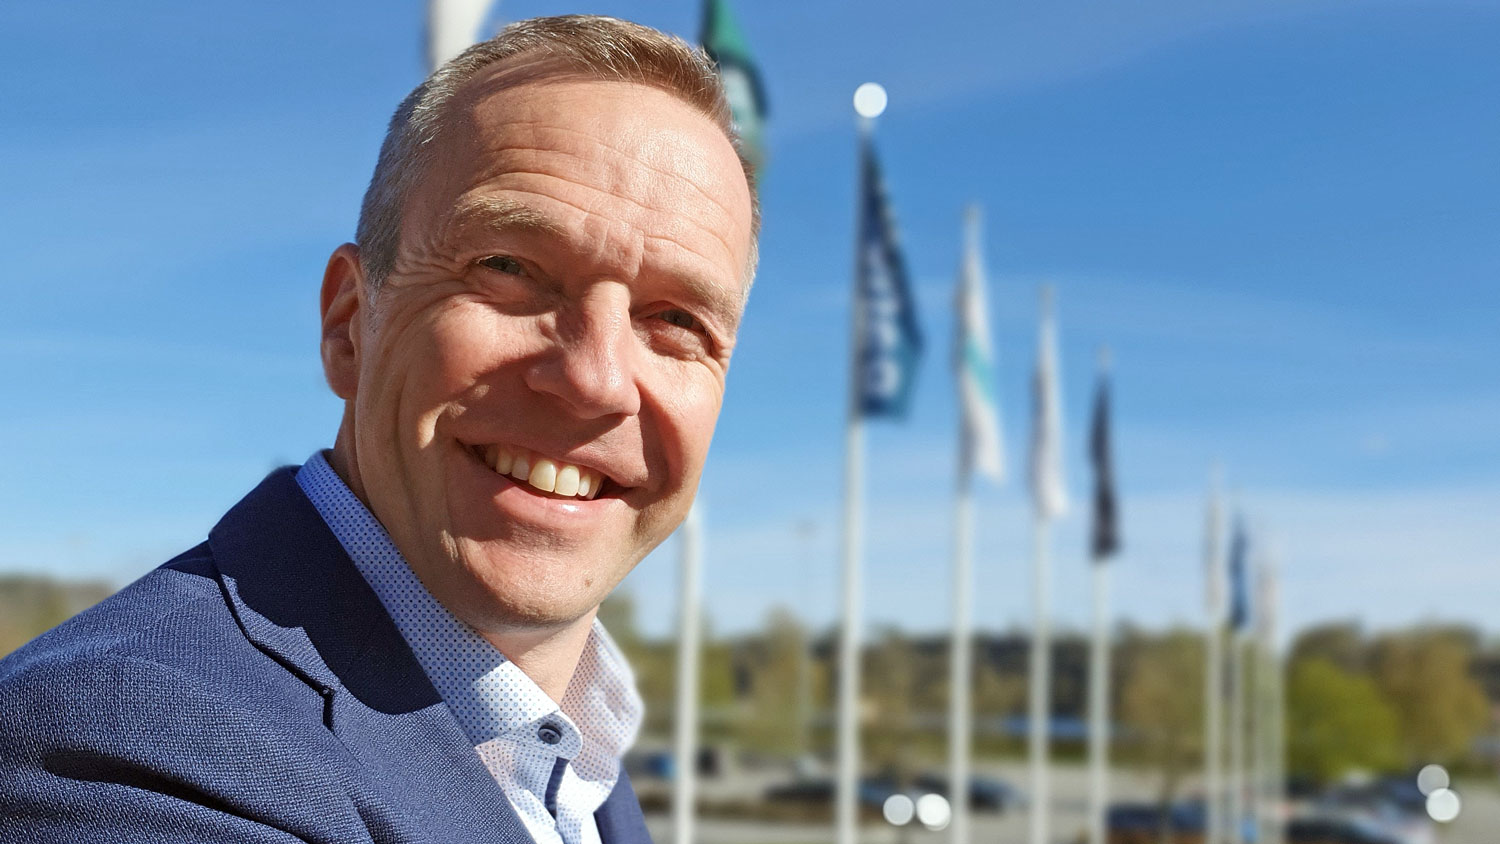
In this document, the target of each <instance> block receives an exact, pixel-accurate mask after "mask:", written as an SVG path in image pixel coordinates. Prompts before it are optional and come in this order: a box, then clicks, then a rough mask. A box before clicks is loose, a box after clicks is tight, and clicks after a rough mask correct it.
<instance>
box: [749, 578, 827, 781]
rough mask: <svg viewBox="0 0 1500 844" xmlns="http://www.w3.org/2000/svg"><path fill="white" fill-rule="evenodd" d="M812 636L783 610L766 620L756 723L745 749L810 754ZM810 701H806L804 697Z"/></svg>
mask: <svg viewBox="0 0 1500 844" xmlns="http://www.w3.org/2000/svg"><path fill="white" fill-rule="evenodd" d="M809 659H810V655H809V654H808V642H807V631H806V630H805V629H804V628H803V626H802V624H801V622H799V621H798V620H797V618H796V616H794V615H792V613H791V612H790V611H788V610H786V609H784V608H781V607H777V608H775V609H773V610H771V612H770V614H769V615H768V616H767V617H766V630H765V636H764V639H763V640H762V648H761V649H760V654H759V658H758V659H757V660H756V665H755V666H754V670H753V672H752V675H751V681H750V682H751V691H750V694H751V717H750V723H749V724H747V725H746V731H745V736H746V745H747V746H749V747H754V748H756V749H757V750H765V751H770V752H773V753H783V754H791V753H797V752H801V751H805V750H806V749H807V748H805V747H803V746H802V745H803V743H804V741H805V737H806V735H805V732H804V725H803V718H804V717H806V712H805V709H804V707H803V706H802V705H801V704H802V701H803V700H808V701H809V702H810V696H811V693H812V690H811V689H810V688H806V686H807V685H808V684H811V683H812V676H811V667H810V665H809V664H808V660H809ZM804 695H805V696H807V697H804Z"/></svg>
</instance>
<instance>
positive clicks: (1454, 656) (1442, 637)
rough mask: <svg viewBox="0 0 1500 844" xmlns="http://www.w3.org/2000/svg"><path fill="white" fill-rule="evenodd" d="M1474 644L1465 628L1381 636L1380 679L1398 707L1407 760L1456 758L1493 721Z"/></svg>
mask: <svg viewBox="0 0 1500 844" xmlns="http://www.w3.org/2000/svg"><path fill="white" fill-rule="evenodd" d="M1474 644H1475V641H1474V637H1473V636H1472V635H1470V634H1469V633H1468V632H1467V631H1462V630H1414V631H1409V632H1404V633H1394V634H1391V635H1388V636H1383V637H1381V638H1380V639H1379V640H1377V641H1376V643H1375V647H1374V658H1373V660H1372V664H1373V668H1374V677H1375V683H1376V685H1377V686H1379V688H1380V690H1381V692H1382V693H1384V695H1385V697H1386V699H1387V700H1388V701H1390V703H1391V705H1392V706H1393V707H1394V708H1395V713H1396V719H1397V723H1398V725H1399V730H1400V739H1401V742H1400V746H1401V753H1402V757H1403V759H1402V761H1404V762H1405V763H1406V764H1407V765H1411V766H1416V765H1423V764H1426V763H1428V762H1452V761H1455V760H1457V759H1458V758H1459V757H1461V756H1463V755H1464V754H1465V753H1467V752H1468V750H1469V748H1470V746H1471V743H1472V742H1473V741H1474V739H1475V738H1476V737H1478V736H1479V735H1480V734H1481V733H1482V732H1483V731H1484V729H1485V727H1486V726H1487V725H1488V723H1489V704H1488V702H1487V701H1486V699H1485V696H1484V690H1483V689H1481V688H1480V686H1479V684H1478V683H1477V682H1475V680H1474V678H1473V677H1472V676H1471V675H1470V673H1469V665H1470V662H1471V661H1472V659H1473V656H1474Z"/></svg>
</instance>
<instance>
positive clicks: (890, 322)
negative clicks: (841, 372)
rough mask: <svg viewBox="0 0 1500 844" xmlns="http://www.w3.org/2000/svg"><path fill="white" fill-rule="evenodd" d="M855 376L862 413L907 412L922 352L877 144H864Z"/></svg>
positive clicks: (875, 414) (904, 261)
mask: <svg viewBox="0 0 1500 844" xmlns="http://www.w3.org/2000/svg"><path fill="white" fill-rule="evenodd" d="M860 159H861V162H860V190H859V195H860V200H859V204H860V210H859V232H858V249H857V253H858V254H857V255H856V258H855V262H856V267H855V285H856V296H857V297H858V304H857V310H858V321H857V323H856V325H855V328H854V330H855V337H856V341H855V358H854V370H855V371H854V377H855V379H856V380H855V384H856V385H857V394H856V395H857V398H856V401H857V402H858V407H859V412H860V415H862V416H893V417H896V418H900V417H903V416H905V415H906V407H907V403H908V402H909V401H910V400H911V391H912V384H913V382H915V380H916V375H917V361H918V359H919V358H920V357H921V354H922V332H921V330H920V329H919V328H918V327H917V309H916V303H915V302H913V301H912V295H911V283H910V281H909V280H908V277H907V273H906V259H905V258H904V257H902V254H901V244H900V242H899V241H898V239H897V237H896V221H895V219H894V217H893V216H892V214H891V207H890V201H889V200H888V199H887V197H886V192H885V180H884V179H883V178H882V177H881V175H880V162H879V161H877V160H876V158H875V147H874V144H872V143H871V142H870V140H869V138H865V139H864V141H863V142H862V144H861V148H860Z"/></svg>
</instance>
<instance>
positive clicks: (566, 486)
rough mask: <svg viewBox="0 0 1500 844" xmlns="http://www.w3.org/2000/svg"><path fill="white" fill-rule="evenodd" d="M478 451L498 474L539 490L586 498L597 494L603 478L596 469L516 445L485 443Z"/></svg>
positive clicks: (601, 486) (602, 484)
mask: <svg viewBox="0 0 1500 844" xmlns="http://www.w3.org/2000/svg"><path fill="white" fill-rule="evenodd" d="M479 454H480V456H481V457H482V459H483V460H484V462H486V463H488V464H489V465H490V468H492V469H494V470H495V471H496V472H498V473H499V474H502V475H509V476H510V477H512V478H515V479H516V480H518V481H524V482H525V483H528V484H530V485H531V486H533V487H535V488H537V489H539V490H541V491H543V492H551V493H556V494H557V495H562V496H567V497H577V498H582V499H585V500H587V499H591V498H593V497H595V496H597V495H598V494H599V491H600V490H601V489H602V488H603V487H604V478H603V476H602V475H600V474H599V473H598V472H593V471H590V470H588V469H584V468H582V467H581V466H574V465H572V464H570V463H562V462H559V461H556V460H552V459H551V458H547V457H537V456H533V455H531V454H528V453H527V452H525V451H521V450H519V449H516V450H512V449H510V448H509V447H507V446H503V445H487V446H484V447H483V448H482V449H480V452H479Z"/></svg>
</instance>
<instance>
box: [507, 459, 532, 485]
mask: <svg viewBox="0 0 1500 844" xmlns="http://www.w3.org/2000/svg"><path fill="white" fill-rule="evenodd" d="M510 476H511V477H512V478H515V479H516V480H518V481H527V482H528V483H529V482H530V481H531V460H530V459H529V458H527V457H526V455H524V454H517V455H516V461H515V462H514V463H512V464H511V465H510Z"/></svg>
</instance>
